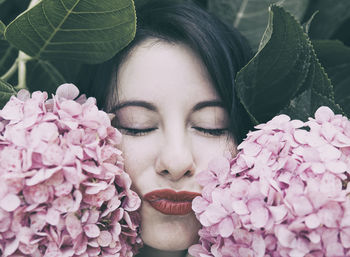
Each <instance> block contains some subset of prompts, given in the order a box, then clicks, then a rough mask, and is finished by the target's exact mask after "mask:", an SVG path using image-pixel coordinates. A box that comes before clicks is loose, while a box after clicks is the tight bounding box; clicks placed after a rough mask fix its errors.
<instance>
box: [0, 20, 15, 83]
mask: <svg viewBox="0 0 350 257" xmlns="http://www.w3.org/2000/svg"><path fill="white" fill-rule="evenodd" d="M5 27H6V26H5V25H4V24H3V23H2V22H1V21H0V76H1V75H3V74H4V73H6V71H7V70H8V69H9V68H10V67H11V65H12V64H13V62H14V61H15V60H16V58H17V54H18V51H17V50H16V49H15V48H14V47H12V46H10V44H9V43H8V42H7V41H6V40H5V39H4V37H3V32H4V30H5Z"/></svg>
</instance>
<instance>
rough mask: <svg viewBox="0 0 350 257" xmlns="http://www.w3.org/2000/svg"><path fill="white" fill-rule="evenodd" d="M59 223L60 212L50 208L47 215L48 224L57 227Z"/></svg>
mask: <svg viewBox="0 0 350 257" xmlns="http://www.w3.org/2000/svg"><path fill="white" fill-rule="evenodd" d="M59 221H60V212H58V211H57V210H55V209H54V208H50V209H49V210H48V211H47V214H46V222H47V223H49V224H51V225H53V226H57V225H58V223H59Z"/></svg>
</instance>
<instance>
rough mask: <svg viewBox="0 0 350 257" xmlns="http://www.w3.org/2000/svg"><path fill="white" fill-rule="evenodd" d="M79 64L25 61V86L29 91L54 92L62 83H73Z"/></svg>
mask: <svg viewBox="0 0 350 257" xmlns="http://www.w3.org/2000/svg"><path fill="white" fill-rule="evenodd" d="M79 68H80V64H78V63H75V62H71V61H69V62H62V61H61V62H50V61H44V60H31V61H29V62H27V78H26V82H27V86H28V88H29V90H30V91H31V92H33V91H36V90H40V91H46V92H48V94H49V95H51V94H53V93H55V92H56V89H57V87H58V86H59V85H61V84H63V83H74V82H75V81H74V80H75V79H76V76H77V74H78V72H79Z"/></svg>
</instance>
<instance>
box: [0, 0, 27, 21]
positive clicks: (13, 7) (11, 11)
mask: <svg viewBox="0 0 350 257" xmlns="http://www.w3.org/2000/svg"><path fill="white" fill-rule="evenodd" d="M29 3H30V0H5V1H3V3H2V4H1V6H0V20H2V22H3V23H5V24H9V23H10V22H11V21H12V20H14V19H15V18H16V17H17V16H18V15H19V14H21V13H22V12H24V11H25V10H26V9H27V8H28V5H29Z"/></svg>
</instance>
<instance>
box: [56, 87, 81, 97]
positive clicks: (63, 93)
mask: <svg viewBox="0 0 350 257" xmlns="http://www.w3.org/2000/svg"><path fill="white" fill-rule="evenodd" d="M56 95H57V96H58V97H62V98H65V99H70V100H73V99H75V98H76V97H77V96H78V95H79V89H78V88H77V87H76V86H75V85H73V84H69V83H66V84H62V85H60V86H59V87H58V88H57V89H56Z"/></svg>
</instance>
